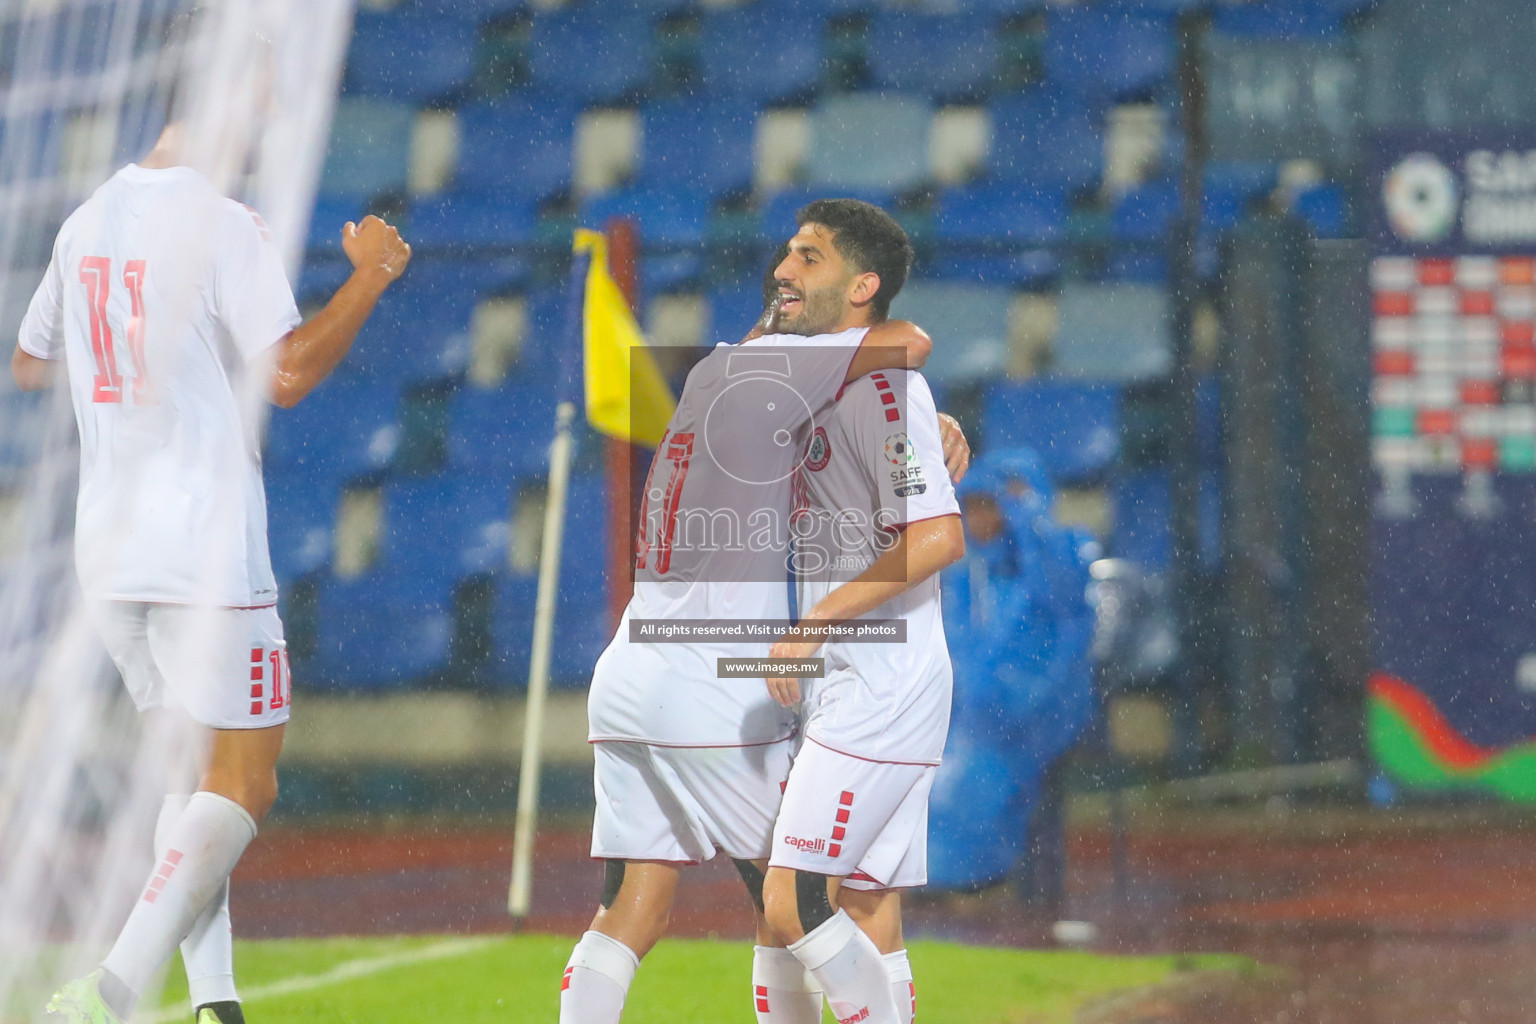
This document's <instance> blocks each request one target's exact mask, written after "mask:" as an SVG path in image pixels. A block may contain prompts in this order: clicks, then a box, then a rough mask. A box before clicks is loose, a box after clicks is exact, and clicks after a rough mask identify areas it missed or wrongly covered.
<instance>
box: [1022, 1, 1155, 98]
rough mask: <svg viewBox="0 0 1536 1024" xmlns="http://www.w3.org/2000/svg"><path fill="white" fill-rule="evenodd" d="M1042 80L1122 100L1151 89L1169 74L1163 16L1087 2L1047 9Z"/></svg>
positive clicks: (1148, 91) (1153, 89) (1151, 90)
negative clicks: (1093, 4) (1080, 5)
mask: <svg viewBox="0 0 1536 1024" xmlns="http://www.w3.org/2000/svg"><path fill="white" fill-rule="evenodd" d="M1045 67H1046V79H1047V80H1048V81H1050V82H1053V83H1056V84H1058V85H1061V86H1064V87H1066V88H1068V89H1072V90H1077V91H1081V92H1086V93H1089V94H1103V95H1106V96H1108V97H1111V98H1115V99H1121V98H1128V97H1133V96H1141V95H1145V94H1147V93H1150V92H1153V91H1155V90H1156V89H1157V87H1158V86H1160V85H1162V84H1163V83H1164V82H1166V81H1167V80H1168V79H1169V78H1170V77H1171V76H1172V74H1173V68H1174V40H1173V29H1172V25H1171V24H1170V23H1169V21H1168V19H1166V18H1158V17H1147V16H1142V15H1138V14H1134V13H1131V12H1128V11H1123V10H1121V11H1107V10H1099V9H1096V8H1094V7H1090V6H1082V7H1065V8H1057V9H1056V10H1054V11H1052V13H1051V25H1050V31H1049V33H1048V34H1047V36H1046V46H1045Z"/></svg>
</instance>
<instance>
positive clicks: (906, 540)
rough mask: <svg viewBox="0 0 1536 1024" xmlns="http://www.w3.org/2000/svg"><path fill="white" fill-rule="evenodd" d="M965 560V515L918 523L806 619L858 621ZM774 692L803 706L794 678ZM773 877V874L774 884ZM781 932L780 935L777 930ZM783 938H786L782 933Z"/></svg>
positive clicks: (783, 644) (804, 648)
mask: <svg viewBox="0 0 1536 1024" xmlns="http://www.w3.org/2000/svg"><path fill="white" fill-rule="evenodd" d="M964 557H965V530H964V529H963V528H962V527H961V525H960V517H959V516H952V515H951V516H939V517H937V518H934V519H924V520H922V521H921V522H916V523H912V524H911V525H909V526H907V527H906V528H905V529H903V530H902V531H901V533H900V534H899V535H898V537H897V539H896V543H895V544H893V545H891V547H890V549H889V550H887V551H886V552H885V553H884V554H882V555H881V556H880V557H879V558H878V559H876V560H875V563H874V564H873V565H871V566H870V567H869V568H868V569H865V570H864V571H863V572H861V573H860V574H859V575H858V576H856V577H854V578H853V579H851V580H849V581H848V582H847V583H844V584H843V585H842V586H840V587H838V588H837V589H836V590H834V591H832V592H831V593H830V594H828V595H827V596H826V597H824V598H822V599H821V600H820V601H817V602H816V604H815V605H814V606H813V607H812V608H811V609H810V610H809V611H807V612H806V613H805V618H806V619H807V620H813V621H816V622H830V623H839V622H847V621H848V620H849V619H856V618H858V617H859V616H860V615H863V614H865V613H866V612H871V611H874V610H875V609H876V608H878V607H880V606H881V605H883V604H885V603H886V602H887V601H889V600H891V599H892V598H895V597H899V596H900V595H902V594H904V593H906V592H907V591H908V590H911V589H912V588H913V587H915V586H917V584H919V583H921V582H923V581H924V580H926V579H927V578H928V577H930V576H932V575H934V574H935V573H937V572H939V571H940V570H941V569H944V568H946V567H948V566H950V565H953V564H954V563H956V562H958V561H959V560H960V559H962V558H964ZM903 567H905V571H903ZM822 643H823V641H822V640H820V639H816V638H811V639H801V638H799V637H796V636H793V635H786V637H785V638H784V639H781V640H779V641H778V642H777V643H775V644H774V645H773V647H772V648H770V649H769V652H768V656H769V657H770V658H775V659H777V658H811V657H815V655H816V652H817V651H819V650H821V646H822ZM768 692H769V693H770V694H771V695H772V696H773V699H774V700H776V701H778V702H779V703H780V704H782V705H784V706H785V707H793V706H794V705H796V704H798V703H800V680H798V679H796V678H794V677H793V676H791V677H787V678H785V677H780V678H770V679H769V680H768ZM772 877H773V875H772V869H770V872H769V878H770V880H771V879H772ZM767 888H768V887H765V893H766V892H767ZM770 902H771V901H770ZM773 916H774V915H773V911H772V908H771V906H770V908H769V913H768V920H769V923H770V924H773ZM785 923H786V924H787V923H789V922H787V921H786V922H785ZM775 930H778V929H777V926H775ZM780 937H781V938H782V937H783V933H782V932H780Z"/></svg>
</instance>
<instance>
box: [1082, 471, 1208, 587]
mask: <svg viewBox="0 0 1536 1024" xmlns="http://www.w3.org/2000/svg"><path fill="white" fill-rule="evenodd" d="M1109 502H1110V518H1111V520H1112V522H1113V524H1114V525H1113V529H1112V532H1111V535H1110V542H1109V550H1110V553H1111V554H1113V555H1114V557H1116V558H1125V559H1128V560H1130V561H1132V562H1135V563H1136V564H1137V565H1138V566H1139V567H1140V568H1142V569H1143V570H1145V571H1148V572H1152V573H1161V572H1166V571H1167V570H1168V569H1169V568H1170V567H1171V566H1172V564H1173V495H1172V483H1171V481H1170V479H1169V474H1168V470H1166V469H1161V468H1156V469H1141V470H1132V471H1129V472H1125V473H1119V474H1116V476H1115V479H1114V480H1112V481H1111V483H1110V487H1109ZM1198 515H1199V520H1200V538H1199V539H1200V552H1199V553H1200V559H1201V561H1202V562H1203V563H1204V564H1205V565H1207V566H1215V565H1217V564H1219V563H1220V561H1221V480H1220V477H1219V476H1218V475H1217V473H1215V472H1214V471H1212V470H1204V471H1202V472H1201V474H1200V497H1199V510H1198Z"/></svg>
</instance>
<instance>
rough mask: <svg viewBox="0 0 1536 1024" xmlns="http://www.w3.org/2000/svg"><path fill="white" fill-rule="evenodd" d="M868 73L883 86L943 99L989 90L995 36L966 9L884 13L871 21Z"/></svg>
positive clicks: (876, 83)
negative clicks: (950, 11) (940, 12)
mask: <svg viewBox="0 0 1536 1024" xmlns="http://www.w3.org/2000/svg"><path fill="white" fill-rule="evenodd" d="M867 38H868V52H869V73H870V77H871V79H872V82H873V84H874V85H875V86H876V87H877V88H880V89H892V90H895V91H897V92H910V93H923V94H926V95H927V96H929V97H931V98H932V99H934V100H937V101H939V102H949V101H955V100H964V99H970V98H973V97H976V96H980V95H984V94H985V93H986V91H987V88H988V86H990V85H991V83H992V74H993V71H994V70H995V69H996V66H997V45H996V35H995V33H994V32H993V26H991V25H989V24H987V22H986V19H984V18H978V17H976V16H974V15H967V14H913V13H905V12H903V13H890V14H882V15H880V16H879V17H877V18H875V19H874V21H873V22H872V23H871V24H870V27H869V34H868V37H867Z"/></svg>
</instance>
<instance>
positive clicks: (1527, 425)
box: [1371, 256, 1536, 473]
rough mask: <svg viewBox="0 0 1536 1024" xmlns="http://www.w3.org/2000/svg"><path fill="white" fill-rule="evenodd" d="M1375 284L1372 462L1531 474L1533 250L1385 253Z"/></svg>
mask: <svg viewBox="0 0 1536 1024" xmlns="http://www.w3.org/2000/svg"><path fill="white" fill-rule="evenodd" d="M1371 290H1372V302H1373V326H1372V332H1371V333H1372V356H1373V363H1374V367H1373V385H1372V391H1373V393H1372V405H1373V408H1374V410H1375V414H1374V430H1373V441H1372V457H1373V461H1374V462H1375V464H1376V467H1377V468H1378V469H1381V470H1397V471H1407V472H1439V473H1460V472H1464V471H1467V470H1508V471H1513V472H1532V471H1536V258H1532V257H1528V256H1504V257H1495V256H1465V257H1460V258H1455V259H1415V258H1413V257H1406V256H1381V257H1377V258H1376V260H1375V261H1374V262H1373V263H1372V265H1371Z"/></svg>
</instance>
